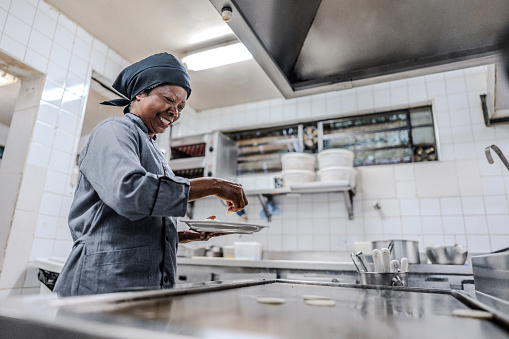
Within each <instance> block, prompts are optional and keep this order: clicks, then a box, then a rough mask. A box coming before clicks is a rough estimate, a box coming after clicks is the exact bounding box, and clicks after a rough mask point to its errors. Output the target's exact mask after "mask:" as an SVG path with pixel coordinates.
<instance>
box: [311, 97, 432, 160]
mask: <svg viewBox="0 0 509 339" xmlns="http://www.w3.org/2000/svg"><path fill="white" fill-rule="evenodd" d="M318 128H319V131H322V140H323V141H322V144H321V146H322V147H321V148H320V150H327V149H331V148H346V149H349V150H351V151H353V152H354V153H355V158H354V166H367V165H377V164H393V163H401V162H416V161H433V160H438V158H437V155H436V139H435V129H434V125H433V114H432V111H431V106H424V107H417V108H412V109H405V110H398V111H392V112H383V113H377V114H367V115H360V116H352V117H345V118H338V119H333V120H328V121H322V122H319V123H318Z"/></svg>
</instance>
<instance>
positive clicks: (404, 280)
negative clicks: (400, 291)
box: [359, 272, 408, 287]
mask: <svg viewBox="0 0 509 339" xmlns="http://www.w3.org/2000/svg"><path fill="white" fill-rule="evenodd" d="M359 276H360V283H361V285H378V286H405V287H406V286H408V273H406V272H404V273H401V272H400V273H375V272H359Z"/></svg>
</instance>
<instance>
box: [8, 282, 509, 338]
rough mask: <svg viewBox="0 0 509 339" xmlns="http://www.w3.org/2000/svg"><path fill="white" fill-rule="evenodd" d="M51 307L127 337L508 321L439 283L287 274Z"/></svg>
mask: <svg viewBox="0 0 509 339" xmlns="http://www.w3.org/2000/svg"><path fill="white" fill-rule="evenodd" d="M306 294H314V295H325V296H328V297H330V298H331V299H332V300H334V301H336V306H333V307H316V306H309V305H307V304H305V303H304V300H303V295H306ZM258 297H279V298H284V299H286V302H285V303H284V304H282V305H267V304H260V303H258V302H257V301H256V299H257V298H258ZM51 307H52V308H53V309H57V312H56V314H55V315H54V318H53V319H52V321H51V323H52V325H53V326H57V327H60V328H62V326H63V327H64V329H65V331H74V332H79V333H82V334H83V333H87V331H92V332H93V333H92V334H90V335H91V336H92V337H97V336H99V335H101V336H100V337H105V338H106V337H108V338H116V337H122V338H126V337H128V336H127V335H129V334H132V335H134V334H135V333H136V335H141V333H145V334H146V335H151V336H152V337H161V338H174V337H175V338H176V337H181V336H182V337H187V338H188V337H191V338H210V337H219V338H225V337H226V338H228V337H231V338H242V337H248V338H377V339H383V338H490V339H496V338H508V336H509V332H508V329H509V326H508V323H507V322H506V321H505V320H504V319H503V318H502V317H499V316H497V315H496V316H495V318H494V319H492V320H480V319H472V318H459V317H456V316H453V314H452V312H453V310H455V309H467V308H481V309H482V308H483V307H482V305H481V304H479V303H478V302H477V301H475V299H472V298H470V297H468V296H467V295H464V294H462V293H459V292H456V291H452V290H438V289H436V290H434V289H418V288H389V287H388V288H385V287H382V288H374V287H373V286H359V285H350V284H335V283H308V282H299V281H290V280H286V281H285V280H272V281H244V282H238V281H237V282H224V283H223V282H213V283H203V284H193V285H192V286H191V287H189V288H183V289H176V290H170V291H152V292H134V293H123V294H119V295H105V296H104V297H99V296H94V297H84V298H68V299H62V300H60V301H54V302H53V303H52V306H51ZM2 313H3V312H2V310H1V308H0V314H2ZM38 321H42V322H48V320H47V319H46V320H43V319H39V320H38ZM65 324H67V326H66V325H65ZM78 324H79V326H78ZM0 325H2V324H1V322H0ZM1 327H3V325H2V326H0V328H1ZM98 329H102V330H101V331H99V332H98ZM14 334H22V333H14ZM69 334H70V333H66V335H69ZM52 338H58V336H53V337H52Z"/></svg>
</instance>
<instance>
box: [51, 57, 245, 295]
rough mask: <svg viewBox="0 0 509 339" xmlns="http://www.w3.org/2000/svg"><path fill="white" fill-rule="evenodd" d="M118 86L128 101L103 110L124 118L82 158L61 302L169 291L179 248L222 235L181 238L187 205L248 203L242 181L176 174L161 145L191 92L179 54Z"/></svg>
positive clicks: (97, 135) (153, 61) (113, 121)
mask: <svg viewBox="0 0 509 339" xmlns="http://www.w3.org/2000/svg"><path fill="white" fill-rule="evenodd" d="M113 88H115V89H116V90H117V91H119V92H120V93H121V94H123V95H124V96H125V97H126V98H127V99H117V100H112V101H108V102H103V103H102V104H108V105H114V106H125V108H124V113H125V117H124V119H121V118H109V119H107V120H105V121H103V122H102V123H100V124H99V125H98V126H97V127H96V128H95V129H94V131H93V132H92V134H91V135H90V138H89V140H88V143H87V145H86V146H85V147H84V148H83V150H82V152H81V154H80V157H79V169H80V178H79V181H78V185H77V186H76V192H75V194H74V200H73V203H72V205H71V211H70V213H69V227H70V230H71V235H72V237H73V240H74V246H73V248H72V251H71V253H70V255H69V258H68V259H67V262H66V264H65V265H64V267H63V269H62V272H61V273H60V276H59V277H58V280H57V283H56V285H55V289H54V291H55V292H56V293H58V295H59V296H75V295H87V294H97V293H109V292H118V291H129V290H141V289H158V288H172V287H174V285H175V272H176V257H177V246H178V243H179V242H181V243H184V242H189V241H196V240H208V239H209V238H210V237H211V236H215V235H217V234H211V233H205V232H195V231H191V230H188V231H182V232H177V219H176V217H182V216H184V215H185V213H186V208H187V203H188V202H189V201H193V200H195V199H199V198H202V197H205V196H211V195H214V196H216V197H218V198H220V199H222V200H224V201H226V203H227V204H228V210H229V211H232V212H235V211H240V210H242V209H243V208H244V207H245V206H246V205H247V198H246V195H245V193H244V190H243V189H242V186H241V185H239V184H236V183H233V182H229V181H225V180H221V179H217V178H198V179H192V180H188V179H185V178H181V177H176V176H175V175H174V174H173V172H172V170H171V169H170V167H169V166H168V164H167V163H166V161H165V159H164V156H163V153H162V152H161V150H160V149H159V147H158V146H157V143H156V140H155V139H156V135H157V134H159V133H163V132H164V131H165V130H166V129H167V128H168V127H169V126H170V125H171V124H172V123H174V122H175V121H177V120H178V119H179V117H180V114H181V111H182V110H183V109H184V107H185V105H186V100H187V99H188V98H189V95H190V94H191V85H190V79H189V75H188V73H187V71H186V69H185V68H184V66H183V65H182V64H181V63H180V62H179V61H178V60H177V59H176V58H175V57H174V56H173V55H171V54H167V53H160V54H156V55H152V56H150V57H148V58H146V59H143V60H141V61H139V62H137V63H135V64H133V65H131V66H129V67H127V68H126V69H124V70H123V71H122V72H121V73H120V74H119V76H118V77H117V79H116V80H115V82H114V83H113Z"/></svg>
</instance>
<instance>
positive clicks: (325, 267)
mask: <svg viewBox="0 0 509 339" xmlns="http://www.w3.org/2000/svg"><path fill="white" fill-rule="evenodd" d="M177 264H179V265H199V266H222V267H246V268H273V269H294V270H314V271H356V269H355V266H354V265H353V263H352V262H351V261H350V262H332V261H302V260H243V259H228V258H220V257H219V258H217V257H216V258H214V257H192V258H186V257H178V258H177ZM410 272H414V273H426V274H458V275H472V267H471V266H467V265H427V264H410Z"/></svg>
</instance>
